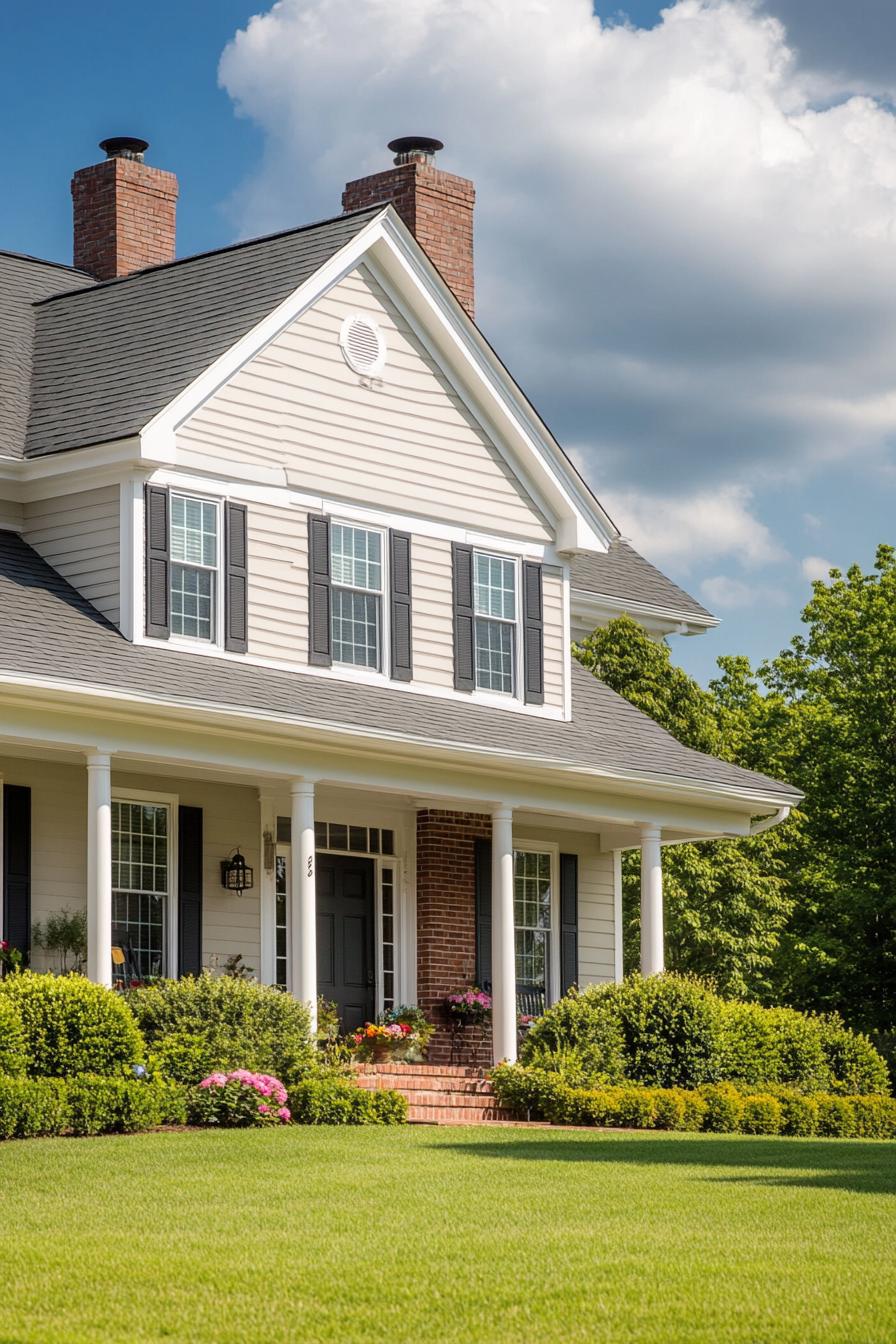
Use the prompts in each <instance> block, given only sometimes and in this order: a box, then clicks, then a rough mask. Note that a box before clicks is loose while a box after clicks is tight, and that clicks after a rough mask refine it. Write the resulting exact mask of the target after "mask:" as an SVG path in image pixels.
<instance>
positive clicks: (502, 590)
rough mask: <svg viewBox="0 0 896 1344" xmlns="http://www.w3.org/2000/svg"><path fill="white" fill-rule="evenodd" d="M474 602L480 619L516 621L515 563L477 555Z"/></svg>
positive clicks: (498, 557) (494, 556) (492, 556)
mask: <svg viewBox="0 0 896 1344" xmlns="http://www.w3.org/2000/svg"><path fill="white" fill-rule="evenodd" d="M473 603H474V607H475V610H476V614H477V615H479V616H497V617H498V618H500V619H501V620H504V621H515V620H516V561H514V560H505V559H504V558H503V557H502V556H499V555H480V554H479V552H478V551H477V553H476V570H475V575H474V582H473Z"/></svg>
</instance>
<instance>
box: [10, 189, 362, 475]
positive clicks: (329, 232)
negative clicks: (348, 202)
mask: <svg viewBox="0 0 896 1344" xmlns="http://www.w3.org/2000/svg"><path fill="white" fill-rule="evenodd" d="M382 209H383V207H382V206H376V207H374V208H372V209H369V210H361V211H357V212H356V213H354V214H351V215H340V216H339V217H338V218H337V219H330V220H325V221H324V222H323V223H320V224H309V225H306V226H305V227H304V228H301V229H292V230H290V231H289V232H288V233H280V234H275V235H273V236H271V237H268V238H258V239H254V240H253V241H252V242H248V243H241V244H237V245H236V246H235V247H230V248H225V249H223V250H222V251H219V252H207V253H204V254H201V255H199V256H195V257H186V258H184V260H183V261H175V262H172V263H170V264H169V265H167V266H156V267H153V268H151V269H150V270H146V271H138V272H136V273H135V274H134V275H129V276H126V277H124V278H123V279H121V280H110V281H108V282H107V283H105V284H101V285H97V284H94V285H92V286H91V288H90V289H87V290H83V289H82V290H80V291H79V292H77V293H73V294H64V295H61V296H59V297H56V298H53V299H51V300H49V301H48V302H46V303H41V304H39V305H38V306H37V308H36V309H35V310H34V311H35V313H36V316H37V333H36V339H35V352H34V376H33V382H32V396H31V416H30V420H29V425H28V436H27V444H26V448H25V452H26V454H27V456H29V457H32V456H34V457H39V456H42V455H44V454H45V453H53V452H59V451H61V450H63V449H69V448H80V447H84V446H86V445H87V444H90V443H102V442H104V441H106V440H111V439H120V438H125V437H127V436H128V435H130V434H134V433H136V432H137V431H139V430H140V429H141V428H142V427H143V426H144V425H145V424H146V423H147V422H148V421H149V420H151V419H152V417H153V416H154V415H155V414H157V412H158V411H160V410H161V409H162V408H163V407H164V406H167V404H168V403H169V402H170V401H172V400H173V399H174V397H176V396H177V395H178V393H180V392H182V391H183V389H184V388H185V387H188V386H189V384H190V383H191V382H192V381H193V379H194V378H196V377H197V376H198V375H199V374H200V373H202V371H203V370H204V369H207V368H208V366H209V365H210V364H211V363H213V362H214V360H216V359H217V358H218V357H219V356H220V355H222V354H223V353H224V352H225V350H228V349H229V348H230V346H232V345H233V344H234V343H235V342H236V341H238V340H239V339H240V337H241V336H244V335H245V334H246V332H247V331H250V330H251V329H252V327H253V326H255V324H256V323H257V322H260V321H261V320H262V318H264V317H266V316H267V314H268V313H270V312H271V311H272V309H274V308H276V306H277V304H278V303H281V302H282V301H283V299H285V298H286V297H287V295H288V294H290V293H291V292H292V290H294V289H296V288H297V286H299V285H300V284H302V283H303V281H305V280H307V279H308V278H309V277H310V276H312V275H313V274H314V272H315V271H317V270H318V269H319V268H320V267H321V266H323V265H324V263H325V262H327V261H328V260H329V259H330V257H332V256H333V255H334V253H336V252H338V251H339V250H340V248H342V247H344V246H345V244H346V243H347V242H349V241H350V240H351V239H352V238H353V237H354V236H355V234H356V233H359V232H360V230H361V229H363V228H364V226H365V225H366V224H368V223H369V222H370V220H371V219H373V217H374V216H375V215H377V214H380V213H381V212H382ZM67 288H72V286H71V285H69V286H67Z"/></svg>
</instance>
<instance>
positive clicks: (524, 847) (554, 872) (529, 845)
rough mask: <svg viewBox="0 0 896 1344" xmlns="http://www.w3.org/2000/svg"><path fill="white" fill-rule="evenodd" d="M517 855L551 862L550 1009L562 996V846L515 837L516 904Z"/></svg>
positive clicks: (546, 993)
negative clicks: (543, 857) (536, 856)
mask: <svg viewBox="0 0 896 1344" xmlns="http://www.w3.org/2000/svg"><path fill="white" fill-rule="evenodd" d="M517 854H547V855H549V856H550V860H551V930H550V932H551V960H550V966H549V967H548V983H547V986H546V988H545V996H544V999H545V1007H546V1008H550V1006H551V1004H553V1003H556V1002H557V1000H558V998H559V997H560V995H559V994H558V993H557V987H558V986H559V984H560V845H559V844H558V843H556V842H554V841H550V840H527V839H526V837H525V836H514V838H513V856H514V888H513V896H514V904H515V903H516V871H515V870H516V856H517ZM513 929H514V957H515V956H516V912H515V911H514V921H513Z"/></svg>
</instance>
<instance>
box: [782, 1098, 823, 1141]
mask: <svg viewBox="0 0 896 1344" xmlns="http://www.w3.org/2000/svg"><path fill="white" fill-rule="evenodd" d="M779 1101H780V1104H781V1133H782V1134H790V1135H791V1136H793V1137H796V1138H809V1137H810V1136H811V1135H812V1134H814V1133H815V1131H816V1130H817V1128H818V1103H817V1101H816V1100H815V1098H814V1097H803V1096H800V1095H799V1093H796V1092H794V1093H792V1094H791V1095H790V1096H782V1097H780V1098H779Z"/></svg>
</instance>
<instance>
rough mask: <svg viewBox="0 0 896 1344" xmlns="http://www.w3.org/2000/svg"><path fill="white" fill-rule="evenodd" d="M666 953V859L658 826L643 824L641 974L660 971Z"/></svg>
mask: <svg viewBox="0 0 896 1344" xmlns="http://www.w3.org/2000/svg"><path fill="white" fill-rule="evenodd" d="M664 968H665V962H664V957H663V861H662V850H661V848H660V828H659V826H642V827H641V974H642V975H645V976H647V975H658V974H659V973H660V972H661V971H662V970H664Z"/></svg>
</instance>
